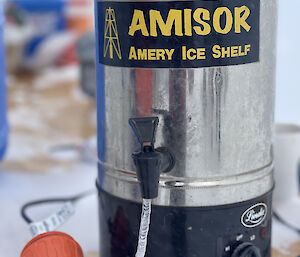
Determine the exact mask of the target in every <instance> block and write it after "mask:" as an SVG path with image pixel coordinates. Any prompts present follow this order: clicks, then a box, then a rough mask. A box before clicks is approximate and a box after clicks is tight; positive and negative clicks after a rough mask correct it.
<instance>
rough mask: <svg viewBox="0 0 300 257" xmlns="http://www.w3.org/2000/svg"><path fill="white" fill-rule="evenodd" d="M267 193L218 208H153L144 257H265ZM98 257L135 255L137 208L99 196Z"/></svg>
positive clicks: (103, 194) (268, 223) (269, 200)
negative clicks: (99, 240)
mask: <svg viewBox="0 0 300 257" xmlns="http://www.w3.org/2000/svg"><path fill="white" fill-rule="evenodd" d="M271 205H272V198H271V192H269V193H268V194H266V195H264V196H261V197H258V198H256V199H253V200H250V201H246V202H241V203H236V204H231V205H223V206H211V207H172V206H155V205H153V208H152V213H151V223H150V231H149V237H148V244H147V253H146V256H147V257H195V256H197V257H198V256H199V257H270V256H271V255H270V253H271V251H270V244H271V220H272V217H271ZM99 209H100V216H101V217H102V218H101V219H100V222H101V224H100V234H101V236H100V238H101V243H100V252H101V256H102V257H132V256H134V255H135V250H136V243H137V238H138V232H139V217H140V215H141V213H140V212H141V205H140V204H139V203H135V202H131V201H127V200H123V199H120V198H117V197H114V196H112V195H109V194H107V193H106V192H104V191H103V190H99Z"/></svg>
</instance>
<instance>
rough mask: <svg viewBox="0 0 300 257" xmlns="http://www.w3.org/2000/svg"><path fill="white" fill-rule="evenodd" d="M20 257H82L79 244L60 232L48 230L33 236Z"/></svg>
mask: <svg viewBox="0 0 300 257" xmlns="http://www.w3.org/2000/svg"><path fill="white" fill-rule="evenodd" d="M21 257H83V252H82V250H81V247H80V245H79V244H78V243H77V242H76V241H75V240H74V239H73V238H72V237H71V236H69V235H67V234H65V233H62V232H56V231H53V232H48V233H44V234H40V235H38V236H36V237H35V238H33V239H32V240H31V241H30V242H29V243H28V244H27V245H26V246H25V247H24V249H23V251H22V253H21Z"/></svg>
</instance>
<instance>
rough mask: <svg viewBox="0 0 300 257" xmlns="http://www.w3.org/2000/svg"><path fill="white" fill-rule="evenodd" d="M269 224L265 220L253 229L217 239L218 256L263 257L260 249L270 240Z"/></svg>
mask: <svg viewBox="0 0 300 257" xmlns="http://www.w3.org/2000/svg"><path fill="white" fill-rule="evenodd" d="M270 234H271V224H270V223H269V222H268V221H267V222H264V223H263V224H262V225H260V226H259V227H257V228H255V229H248V230H245V231H243V232H241V233H237V234H236V235H234V236H227V237H220V238H219V239H218V250H219V251H218V252H219V256H220V257H263V256H265V255H263V254H262V251H261V250H260V249H261V247H262V245H263V244H264V243H265V241H269V240H270Z"/></svg>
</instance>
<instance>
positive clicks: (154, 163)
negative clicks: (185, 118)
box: [129, 117, 162, 199]
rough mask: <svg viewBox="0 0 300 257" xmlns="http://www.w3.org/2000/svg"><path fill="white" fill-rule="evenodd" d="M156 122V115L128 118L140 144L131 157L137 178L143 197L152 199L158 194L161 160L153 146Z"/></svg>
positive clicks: (160, 155)
mask: <svg viewBox="0 0 300 257" xmlns="http://www.w3.org/2000/svg"><path fill="white" fill-rule="evenodd" d="M158 122H159V120H158V118H157V117H147V118H133V119H130V120H129V124H130V126H131V128H132V130H133V131H134V133H135V135H136V137H137V138H138V141H139V143H140V144H141V149H140V151H138V152H134V153H133V154H132V158H133V161H134V164H135V166H136V169H137V170H136V173H137V178H138V180H139V183H140V187H141V192H142V197H143V198H144V199H153V198H156V197H157V196H158V183H159V176H160V168H161V162H162V154H161V153H160V152H158V151H156V150H155V148H154V142H155V132H156V128H157V126H158Z"/></svg>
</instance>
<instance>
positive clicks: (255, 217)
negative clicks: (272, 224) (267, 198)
mask: <svg viewBox="0 0 300 257" xmlns="http://www.w3.org/2000/svg"><path fill="white" fill-rule="evenodd" d="M267 211H268V207H267V205H266V204H264V203H258V204H256V205H253V206H252V207H250V208H249V209H247V210H246V211H245V212H244V213H243V215H242V217H241V222H242V224H243V225H244V226H245V227H247V228H254V227H256V226H258V225H260V224H261V223H262V222H263V221H264V220H265V218H266V216H267Z"/></svg>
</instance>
